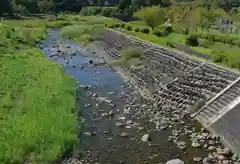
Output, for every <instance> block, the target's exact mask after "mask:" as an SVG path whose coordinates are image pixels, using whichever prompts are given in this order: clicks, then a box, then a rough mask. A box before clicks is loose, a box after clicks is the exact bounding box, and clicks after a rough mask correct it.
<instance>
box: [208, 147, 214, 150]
mask: <svg viewBox="0 0 240 164" xmlns="http://www.w3.org/2000/svg"><path fill="white" fill-rule="evenodd" d="M215 149H216V147H215V146H209V147H208V150H215Z"/></svg>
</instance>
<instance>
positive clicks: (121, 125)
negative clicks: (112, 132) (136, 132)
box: [116, 122, 125, 127]
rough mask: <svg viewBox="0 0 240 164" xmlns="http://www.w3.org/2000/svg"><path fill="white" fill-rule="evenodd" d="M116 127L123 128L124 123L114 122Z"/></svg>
mask: <svg viewBox="0 0 240 164" xmlns="http://www.w3.org/2000/svg"><path fill="white" fill-rule="evenodd" d="M116 126H117V127H124V126H125V124H124V123H121V122H116Z"/></svg>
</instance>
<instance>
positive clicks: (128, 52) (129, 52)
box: [120, 47, 143, 60]
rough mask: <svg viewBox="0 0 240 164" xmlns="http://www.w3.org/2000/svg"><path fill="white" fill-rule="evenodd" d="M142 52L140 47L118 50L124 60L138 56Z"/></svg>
mask: <svg viewBox="0 0 240 164" xmlns="http://www.w3.org/2000/svg"><path fill="white" fill-rule="evenodd" d="M142 53H143V50H142V49H140V48H134V47H130V48H126V49H123V50H122V51H121V52H120V55H121V57H123V58H124V59H125V60H130V59H133V58H139V57H140V55H141V54H142Z"/></svg>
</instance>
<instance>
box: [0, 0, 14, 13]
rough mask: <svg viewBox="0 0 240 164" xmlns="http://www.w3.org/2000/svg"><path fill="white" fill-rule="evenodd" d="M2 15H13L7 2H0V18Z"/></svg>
mask: <svg viewBox="0 0 240 164" xmlns="http://www.w3.org/2000/svg"><path fill="white" fill-rule="evenodd" d="M4 13H8V14H9V15H12V14H13V10H12V5H11V2H10V1H9V0H0V16H1V15H2V14H4Z"/></svg>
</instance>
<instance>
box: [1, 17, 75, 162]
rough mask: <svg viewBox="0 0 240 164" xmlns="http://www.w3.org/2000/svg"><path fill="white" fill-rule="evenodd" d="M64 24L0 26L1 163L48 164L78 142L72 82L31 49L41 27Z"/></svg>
mask: <svg viewBox="0 0 240 164" xmlns="http://www.w3.org/2000/svg"><path fill="white" fill-rule="evenodd" d="M63 24H64V23H63V22H62V23H61V22H53V21H51V22H49V21H43V20H30V21H19V22H18V21H10V20H9V21H5V22H4V23H2V24H1V26H0V35H1V42H0V70H1V74H0V81H1V83H0V118H1V121H0V126H1V128H0V147H1V150H0V163H25V162H26V161H29V163H49V162H52V161H55V160H56V159H58V158H59V157H60V156H61V155H62V154H63V153H64V152H65V151H67V150H69V149H70V148H73V147H74V145H75V144H76V143H77V123H78V122H77V118H76V111H75V109H74V108H75V82H74V80H73V79H71V78H68V77H66V76H65V75H64V74H63V70H62V69H61V68H60V67H59V66H57V65H56V64H54V63H52V62H50V61H48V60H47V59H45V58H44V56H43V55H42V53H41V52H40V50H38V49H33V47H34V46H35V45H36V43H37V42H38V41H39V40H40V39H42V38H43V36H44V34H45V32H46V26H52V27H56V26H61V25H63ZM49 70H51V71H49Z"/></svg>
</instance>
